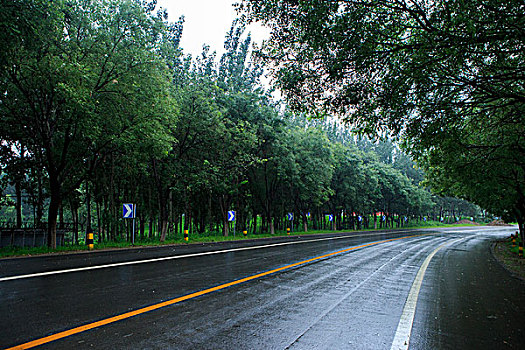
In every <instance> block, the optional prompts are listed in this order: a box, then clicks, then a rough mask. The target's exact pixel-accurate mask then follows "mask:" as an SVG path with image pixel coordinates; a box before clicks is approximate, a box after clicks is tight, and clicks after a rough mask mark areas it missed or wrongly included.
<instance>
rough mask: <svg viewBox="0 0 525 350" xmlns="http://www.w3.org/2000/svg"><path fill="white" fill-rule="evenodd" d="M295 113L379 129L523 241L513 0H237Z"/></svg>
mask: <svg viewBox="0 0 525 350" xmlns="http://www.w3.org/2000/svg"><path fill="white" fill-rule="evenodd" d="M239 10H240V11H242V12H243V13H244V15H246V16H247V18H248V19H249V20H252V21H262V22H263V23H265V24H266V25H268V26H269V27H270V28H271V29H272V33H271V39H270V40H268V42H267V43H266V46H265V47H264V48H263V50H262V51H261V52H260V58H261V59H262V61H264V62H267V63H269V64H270V67H271V69H272V70H273V73H274V74H273V75H274V76H275V77H276V80H277V85H278V86H279V87H280V88H281V89H282V91H283V93H284V94H285V96H286V97H287V100H288V101H289V103H290V106H291V107H292V108H294V109H295V110H298V111H308V112H310V113H314V112H315V113H318V114H323V113H329V114H333V115H338V116H339V117H341V118H342V119H344V120H345V121H346V122H347V123H349V124H350V125H351V126H352V127H354V128H357V129H359V130H361V131H363V132H365V133H371V134H377V133H379V134H382V133H389V134H390V135H391V136H392V137H395V138H396V139H397V140H399V141H400V142H401V143H402V144H404V146H405V149H407V150H408V151H409V152H410V153H411V155H412V156H413V157H414V158H415V159H416V160H417V162H418V164H419V165H420V166H422V167H423V168H424V170H425V172H426V174H427V178H428V182H429V183H430V184H431V185H432V187H433V188H434V189H435V190H436V191H439V192H443V193H448V194H452V195H457V196H461V197H463V198H466V199H468V200H470V201H472V202H474V203H477V204H479V205H480V206H482V207H484V208H486V209H488V210H490V211H491V212H493V213H495V214H497V215H500V216H503V217H505V218H506V219H507V220H513V221H514V220H516V221H518V223H519V227H520V232H521V235H522V239H525V162H524V159H525V138H524V137H523V135H525V118H524V115H525V103H524V102H525V87H524V85H523V81H524V78H525V76H524V73H525V70H524V67H525V31H524V28H525V16H524V15H523V13H524V5H523V1H522V0H477V1H460V0H436V1H430V2H429V1H419V0H410V1H409V0H341V1H323V0H312V1H302V0H299V1H297V0H277V1H274V0H271V1H270V0H262V1H259V0H244V1H242V2H241V4H240V5H239Z"/></svg>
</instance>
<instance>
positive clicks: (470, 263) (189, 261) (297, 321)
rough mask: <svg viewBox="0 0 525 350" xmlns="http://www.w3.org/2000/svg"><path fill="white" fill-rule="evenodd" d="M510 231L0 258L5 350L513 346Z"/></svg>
mask: <svg viewBox="0 0 525 350" xmlns="http://www.w3.org/2000/svg"><path fill="white" fill-rule="evenodd" d="M514 230H515V229H513V228H494V227H492V228H488V227H481V228H477V227H476V228H447V229H432V230H411V231H399V232H397V233H395V234H391V233H389V234H385V233H375V234H371V233H362V234H351V235H333V236H303V237H299V238H278V239H274V240H262V241H257V242H242V243H222V244H216V245H213V244H206V245H189V246H179V247H163V248H148V249H135V250H126V251H113V252H92V253H82V254H74V255H64V256H48V257H35V258H18V259H5V260H0V300H1V302H0V315H1V316H0V333H1V336H0V347H2V348H9V347H13V346H17V345H20V344H26V345H27V346H35V345H37V344H40V343H42V344H43V345H44V347H45V348H52V349H53V348H56V349H73V348H74V349H84V348H85V349H87V348H95V349H146V348H149V349H168V348H172V349H397V348H405V349H406V348H407V345H406V343H407V340H408V339H409V348H410V349H496V348H498V349H499V348H509V349H512V348H514V349H518V348H522V347H521V345H522V344H523V339H525V329H524V327H525V283H524V282H522V281H521V280H518V279H515V278H514V277H512V276H510V275H509V274H508V273H507V272H506V271H505V270H504V269H503V268H502V267H500V266H499V265H498V263H497V262H496V261H495V260H494V259H493V258H492V256H491V254H490V249H489V248H490V242H491V241H492V240H494V239H497V238H501V237H506V236H508V235H510V233H512V232H514Z"/></svg>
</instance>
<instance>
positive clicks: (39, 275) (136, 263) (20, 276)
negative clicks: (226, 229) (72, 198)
mask: <svg viewBox="0 0 525 350" xmlns="http://www.w3.org/2000/svg"><path fill="white" fill-rule="evenodd" d="M408 232H414V231H396V232H394V233H408ZM384 234H388V233H384V232H382V233H371V234H362V235H352V236H340V237H328V238H319V239H311V240H306V241H299V242H283V243H274V244H266V245H260V246H253V247H242V248H232V249H225V250H214V251H211V252H202V253H193V254H184V255H175V256H167V257H163V258H154V259H146V260H135V261H126V262H121V263H113V264H105V265H97V266H86V267H78V268H74V269H66V270H55V271H47V272H37V273H31V274H27V275H18V276H8V277H2V278H0V282H5V281H13V280H19V279H24V278H32V277H44V276H50V275H58V274H63V273H69V272H80V271H90V270H98V269H104V268H108V267H119V266H127V265H138V264H145V263H152V262H159V261H166V260H174V259H183V258H192V257H196V256H205V255H214V254H222V253H230V252H238V251H242V250H254V249H262V248H271V247H278V246H284V245H291V244H301V243H311V242H320V241H326V240H335V239H344V238H355V237H368V236H378V235H384Z"/></svg>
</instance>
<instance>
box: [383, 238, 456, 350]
mask: <svg viewBox="0 0 525 350" xmlns="http://www.w3.org/2000/svg"><path fill="white" fill-rule="evenodd" d="M464 239H465V238H460V239H456V240H453V241H452V242H446V243H443V244H441V245H440V246H439V247H437V248H436V249H434V251H433V252H432V253H430V255H429V256H427V258H426V259H425V261H423V264H422V265H421V267H420V268H419V270H418V272H417V275H416V278H415V279H414V283H412V287H411V288H410V292H409V293H408V297H407V300H406V303H405V307H404V308H403V313H402V314H401V319H400V320H399V324H398V326H397V330H396V335H395V336H394V341H393V342H392V347H391V348H390V350H407V349H408V345H409V343H410V334H411V333H412V325H413V323H414V316H415V313H416V306H417V298H418V296H419V290H420V289H421V284H422V283H423V277H424V276H425V272H426V271H427V267H428V264H430V260H432V258H433V257H434V255H436V253H437V252H438V251H439V250H440V249H441V248H443V247H444V246H446V245H451V244H454V243H457V242H459V241H461V240H464Z"/></svg>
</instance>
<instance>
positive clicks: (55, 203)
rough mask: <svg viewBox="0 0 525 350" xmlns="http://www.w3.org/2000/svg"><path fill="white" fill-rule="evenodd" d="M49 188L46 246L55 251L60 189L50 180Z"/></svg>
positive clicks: (56, 183)
mask: <svg viewBox="0 0 525 350" xmlns="http://www.w3.org/2000/svg"><path fill="white" fill-rule="evenodd" d="M50 182H51V186H50V192H51V196H50V197H51V198H50V201H49V211H48V215H47V221H48V224H47V246H48V247H49V248H51V249H56V247H57V217H58V208H59V207H60V201H61V198H60V188H59V187H58V182H56V181H53V180H51V179H50Z"/></svg>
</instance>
